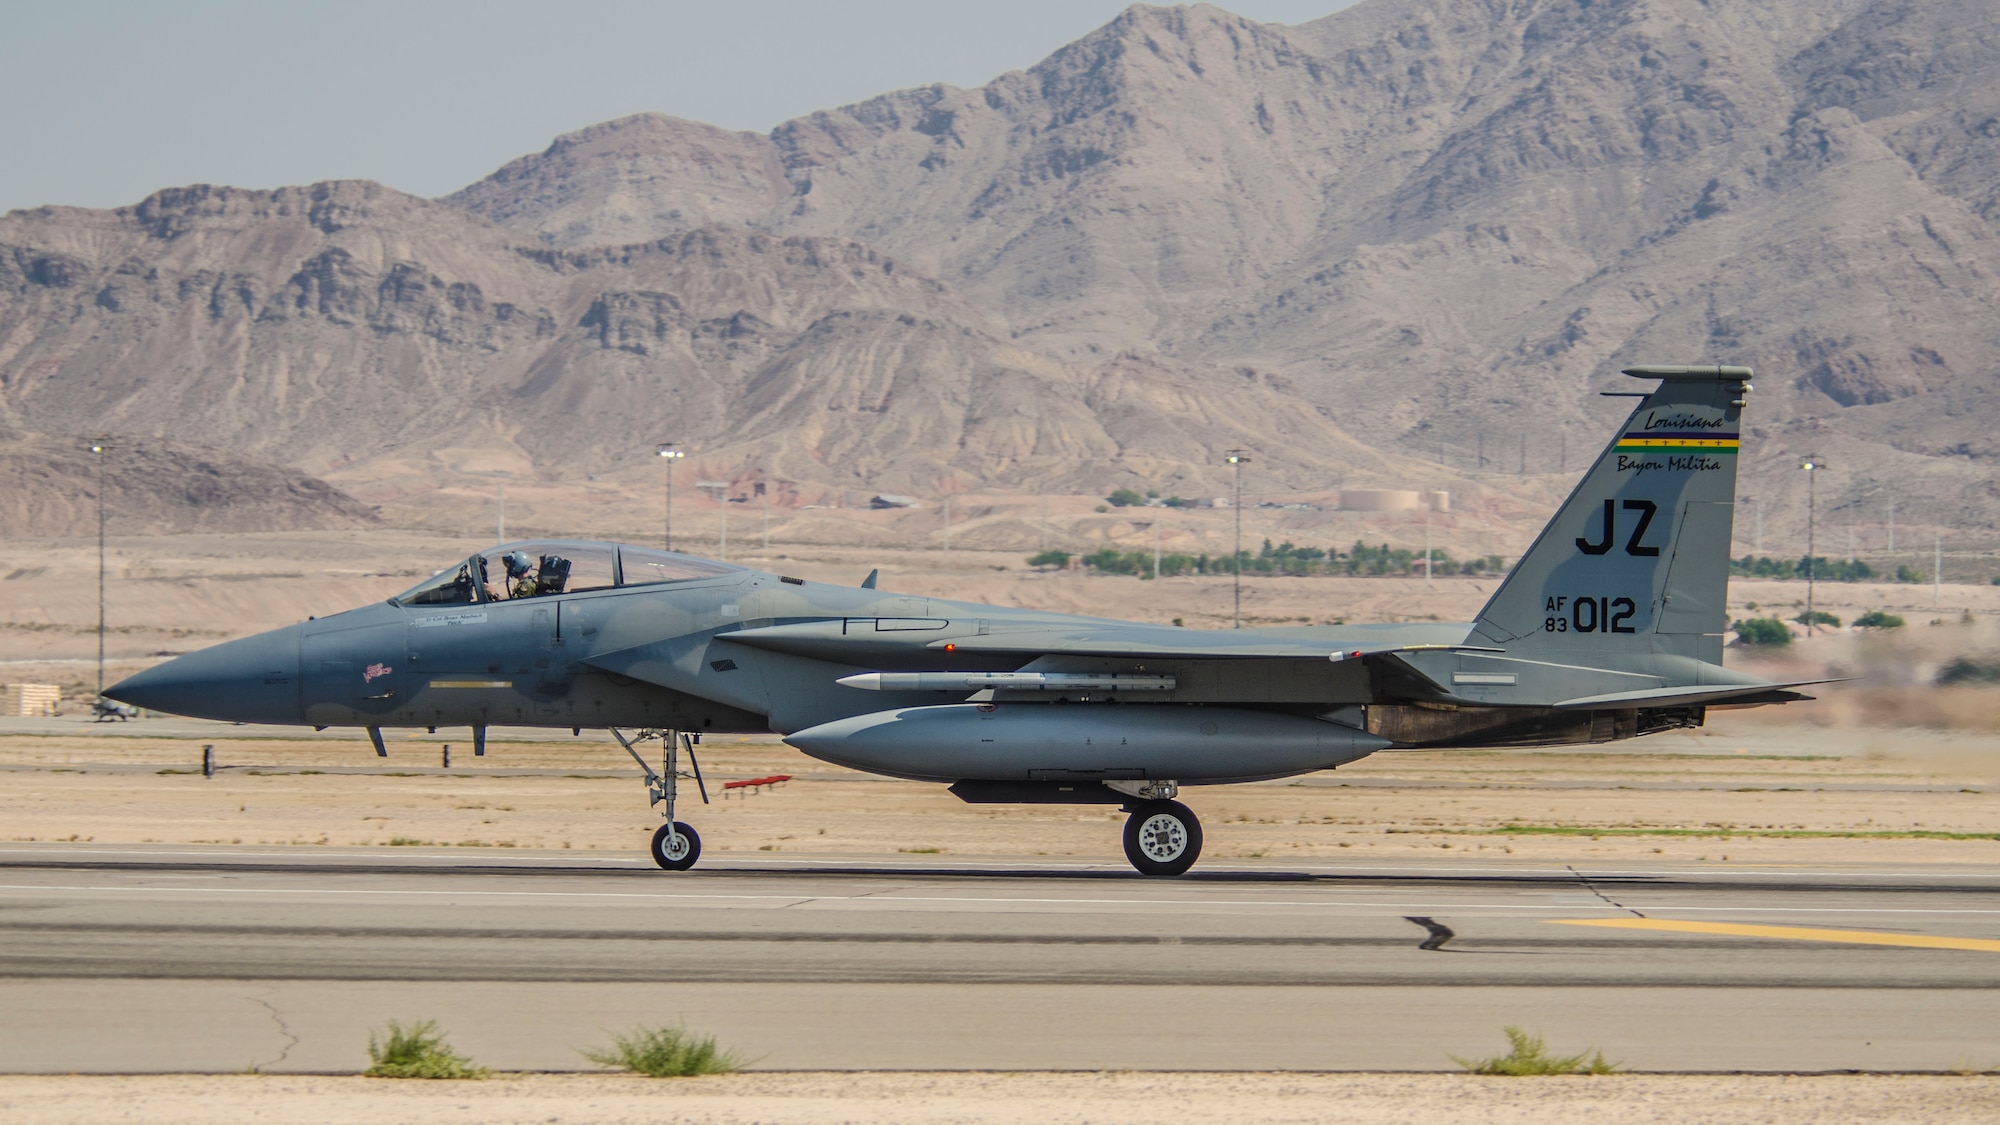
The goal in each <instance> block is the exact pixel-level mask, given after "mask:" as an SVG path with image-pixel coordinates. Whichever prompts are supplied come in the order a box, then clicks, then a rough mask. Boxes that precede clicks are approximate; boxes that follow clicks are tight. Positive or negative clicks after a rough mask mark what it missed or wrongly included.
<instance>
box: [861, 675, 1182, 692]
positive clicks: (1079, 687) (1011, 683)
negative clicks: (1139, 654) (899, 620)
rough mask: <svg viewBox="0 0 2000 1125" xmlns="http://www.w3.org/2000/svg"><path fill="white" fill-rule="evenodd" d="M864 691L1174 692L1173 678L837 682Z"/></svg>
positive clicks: (1030, 677) (863, 677)
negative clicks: (993, 689) (991, 689)
mask: <svg viewBox="0 0 2000 1125" xmlns="http://www.w3.org/2000/svg"><path fill="white" fill-rule="evenodd" d="M834 683H837V684H839V685H841V686H842V687H851V688H860V689H861V690H863V691H985V690H987V689H989V688H999V689H1002V690H1005V691H1172V690H1174V678H1173V677H1172V676H1133V675H1125V674H1121V673H1115V672H1113V673H1106V674H1102V675H1099V674H1095V673H1087V672H861V673H857V674H855V675H852V676H842V677H841V678H839V679H837V680H835V681H834Z"/></svg>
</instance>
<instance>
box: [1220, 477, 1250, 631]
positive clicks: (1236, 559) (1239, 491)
mask: <svg viewBox="0 0 2000 1125" xmlns="http://www.w3.org/2000/svg"><path fill="white" fill-rule="evenodd" d="M1222 456H1223V459H1224V460H1226V461H1228V462H1229V463H1230V465H1232V466H1234V468H1235V470H1236V499H1235V500H1234V501H1232V502H1231V504H1230V506H1231V507H1232V508H1235V509H1236V554H1235V555H1234V556H1232V557H1231V558H1230V560H1229V569H1230V570H1231V571H1232V572H1233V573H1234V574H1235V576H1236V616H1235V621H1236V623H1235V625H1234V626H1232V627H1233V628H1237V629H1241V628H1242V627H1243V466H1244V465H1246V464H1248V463H1249V461H1250V451H1249V450H1247V449H1231V450H1229V451H1227V452H1225V453H1224V454H1223V455H1222Z"/></svg>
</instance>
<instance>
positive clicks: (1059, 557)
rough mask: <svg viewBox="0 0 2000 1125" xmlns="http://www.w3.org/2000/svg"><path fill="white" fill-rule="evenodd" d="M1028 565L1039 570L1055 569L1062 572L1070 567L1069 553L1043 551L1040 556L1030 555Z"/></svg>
mask: <svg viewBox="0 0 2000 1125" xmlns="http://www.w3.org/2000/svg"><path fill="white" fill-rule="evenodd" d="M1028 565H1029V566H1032V567H1034V568H1036V569H1038V570H1039V569H1042V568H1044V567H1055V568H1056V569H1057V570H1061V569H1062V568H1063V567H1066V566H1068V565H1069V552H1068V551H1043V552H1042V553H1041V554H1038V555H1029V556H1028Z"/></svg>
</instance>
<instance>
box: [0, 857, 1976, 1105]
mask: <svg viewBox="0 0 2000 1125" xmlns="http://www.w3.org/2000/svg"><path fill="white" fill-rule="evenodd" d="M1996 892H2000V867H1988V866H1978V867H1950V868H1938V869H1917V868H1907V867H1889V866H1883V867H1869V868H1862V867H1813V866H1798V867H1770V866H1764V867H1758V866H1750V865H1738V864H1730V865H1717V864H1701V865H1696V866H1689V865H1661V866H1658V867H1638V868H1613V867H1605V868H1592V867H1583V866H1578V867H1549V866H1537V865H1533V864H1525V863H1512V862H1499V861H1487V860H1483V859H1482V860H1480V861H1477V862H1472V861H1468V860H1465V859H1462V858H1457V857H1452V858H1449V859H1447V858H1440V859H1438V860H1435V861H1415V860H1411V861H1397V862H1393V863H1380V862H1377V863H1372V864H1363V863H1352V864H1345V863H1331V862H1329V863H1325V864H1323V865H1319V866H1312V865H1300V864H1293V863H1288V864H1287V865H1286V866H1285V867H1284V868H1283V869H1273V868H1266V867H1260V866H1258V865H1257V861H1254V860H1253V861H1216V862H1210V863H1204V864H1203V866H1202V867H1200V868H1197V869H1196V871H1195V873H1193V874H1191V875H1189V876H1186V877H1183V878H1180V879H1171V880H1155V879H1144V878H1141V877H1139V876H1136V875H1134V874H1132V873H1131V872H1130V870H1129V869H1128V868H1125V867H1124V866H1123V864H1122V863H1116V864H1114V863H1111V862H1108V861H1107V862H1105V863H1102V864H1092V863H1085V862H1077V861H1054V860H1050V861H1045V862H1024V861H1021V860H1017V859H995V860H991V861H979V860H974V859H967V858H964V857H958V856H951V857H942V856H940V857H929V856H905V855H898V856H894V857H877V858H855V857H835V856H826V857H814V856H795V855H792V854H789V853H788V854H786V855H785V856H783V857H775V856H774V857H770V858H767V859H753V858H749V857H743V856H721V857H711V858H710V859H708V860H704V862H703V865H702V866H701V867H699V868H697V869H696V870H694V871H692V872H686V873H681V874H668V873H664V872H661V871H659V870H657V869H656V868H653V867H652V866H651V865H650V864H649V863H647V862H646V861H645V860H644V858H643V857H632V856H617V855H593V854H588V853H584V854H579V853H572V852H540V853H533V852H516V853H507V854H494V853H492V852H486V851H482V853H481V854H479V855H477V856H467V855H466V854H464V853H463V852H461V851H456V850H453V849H418V848H396V849H393V850H388V849H366V848H350V849H344V848H325V847H299V848H277V847H209V846H157V847H130V846H106V845H85V844H77V845H59V844H14V845H0V1010H5V1011H7V1012H8V1013H10V1016H9V1018H8V1019H6V1020H4V1021H0V1070H6V1071H16V1072H19V1071H44V1072H46V1071H65V1072H66V1071H109V1072H140V1071H163V1070H195V1071H230V1070H242V1069H246V1068H248V1067H252V1066H255V1067H259V1068H262V1069H266V1070H307V1071H340V1070H353V1069H357V1068H359V1067H360V1066H364V1065H366V1059H365V1044H366V1041H367V1033H368V1030H369V1029H370V1028H371V1027H377V1026H380V1025H381V1024H383V1023H384V1022H386V1021H387V1020H389V1019H392V1018H395V1019H403V1020H406V1021H407V1020H412V1019H424V1018H435V1019H438V1020H439V1021H440V1023H441V1024H442V1025H443V1026H444V1027H445V1028H446V1030H447V1031H448V1032H449V1033H450V1034H451V1036H452V1039H453V1042H454V1043H456V1044H457V1045H458V1046H459V1047H460V1048H461V1049H463V1050H465V1051H466V1052H467V1053H469V1054H471V1055H472V1056H473V1057H475V1058H476V1059H478V1060H479V1061H481V1062H483V1063H486V1064H487V1065H491V1066H496V1067H503V1068H509V1069H573V1068H578V1067H582V1066H585V1065H587V1064H585V1063H584V1062H583V1060H582V1059H581V1057H580V1056H579V1055H578V1054H577V1053H576V1049H577V1048H578V1047H583V1046H591V1045H595V1044H600V1043H602V1042H603V1041H604V1040H605V1039H606V1038H607V1037H608V1033H609V1032H614V1031H620V1030H625V1029H629V1028H631V1027H635V1026H638V1025H640V1024H658V1023H666V1022H684V1023H686V1024H687V1025H689V1026H692V1027H695V1028H698V1029H700V1030H704V1031H710V1032H714V1033H716V1034H718V1035H719V1036H720V1037H721V1038H722V1039H723V1041H724V1042H725V1043H727V1044H733V1045H735V1046H738V1047H740V1048H741V1049H743V1050H744V1051H746V1052H748V1053H749V1054H751V1055H753V1056H756V1057H758V1058H759V1059H760V1060H761V1061H760V1063H759V1065H761V1066H765V1067H774V1068H781V1069H821V1068H834V1069H904V1068H911V1069H932V1068H940V1069H1046V1068H1069V1067H1076V1068H1088V1069H1104V1068H1128V1067H1129V1068H1135V1069H1210V1068H1213V1069H1232V1070H1235V1069H1251V1070H1256V1069H1273V1068H1284V1069H1329V1070H1342V1069H1371V1070H1373V1069H1386V1070H1432V1069H1451V1068H1453V1067H1454V1066H1455V1064H1454V1063H1453V1061H1452V1056H1454V1055H1457V1056H1460V1057H1473V1056H1479V1055H1486V1054H1492V1053H1495V1052H1496V1051H1498V1050H1500V1049H1502V1048H1503V1047H1504V1042H1503V1040H1502V1038H1501V1028H1502V1027H1504V1026H1508V1025H1518V1026H1522V1027H1526V1028H1528V1029H1530V1030H1535V1031H1540V1032H1541V1033H1542V1034H1544V1035H1545V1036H1546V1037H1547V1038H1548V1040H1549V1045H1550V1046H1551V1047H1552V1048H1556V1049H1561V1050H1580V1049H1583V1048H1584V1047H1597V1048H1602V1049H1603V1050H1604V1051H1605V1052H1606V1054H1607V1055H1608V1056H1610V1057H1612V1058H1614V1059H1621V1060H1623V1061H1624V1062H1626V1063H1627V1064H1628V1065H1631V1066H1634V1067H1638V1068H1642V1069H1648V1070H1788V1071H1790V1070H1804V1071H1822V1070H1840V1069H1871V1070H1943V1069H1950V1068H1953V1067H1965V1066H1993V1065H1995V1064H2000V1019H1996V1017H2000V894H1996Z"/></svg>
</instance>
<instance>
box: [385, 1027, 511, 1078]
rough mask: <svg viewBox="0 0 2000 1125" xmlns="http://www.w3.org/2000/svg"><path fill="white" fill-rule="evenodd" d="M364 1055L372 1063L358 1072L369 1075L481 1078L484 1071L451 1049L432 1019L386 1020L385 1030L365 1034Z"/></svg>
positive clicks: (485, 1071) (484, 1074) (484, 1075)
mask: <svg viewBox="0 0 2000 1125" xmlns="http://www.w3.org/2000/svg"><path fill="white" fill-rule="evenodd" d="M368 1058H369V1059H370V1060H371V1061H372V1062H373V1063H374V1065H373V1066H371V1067H369V1068H368V1069H367V1070H364V1071H362V1072H361V1073H363V1074H365V1075H367V1076H368V1077H370V1078H484V1077H486V1075H487V1073H488V1071H487V1070H486V1068H484V1067H479V1066H474V1065H472V1060H471V1059H468V1058H466V1057H465V1056H463V1055H461V1054H459V1053H458V1052H456V1051H454V1050H452V1049H451V1045H450V1044H448V1043H446V1042H445V1041H444V1033H443V1032H441V1031H439V1030H438V1025H437V1021H436V1020H420V1021H418V1022H416V1023H413V1024H411V1025H410V1026H408V1027H404V1026H403V1025H402V1024H400V1023H398V1022H397V1021H395V1020H390V1021H389V1028H388V1031H387V1032H386V1033H384V1032H380V1031H371V1032H369V1033H368Z"/></svg>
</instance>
